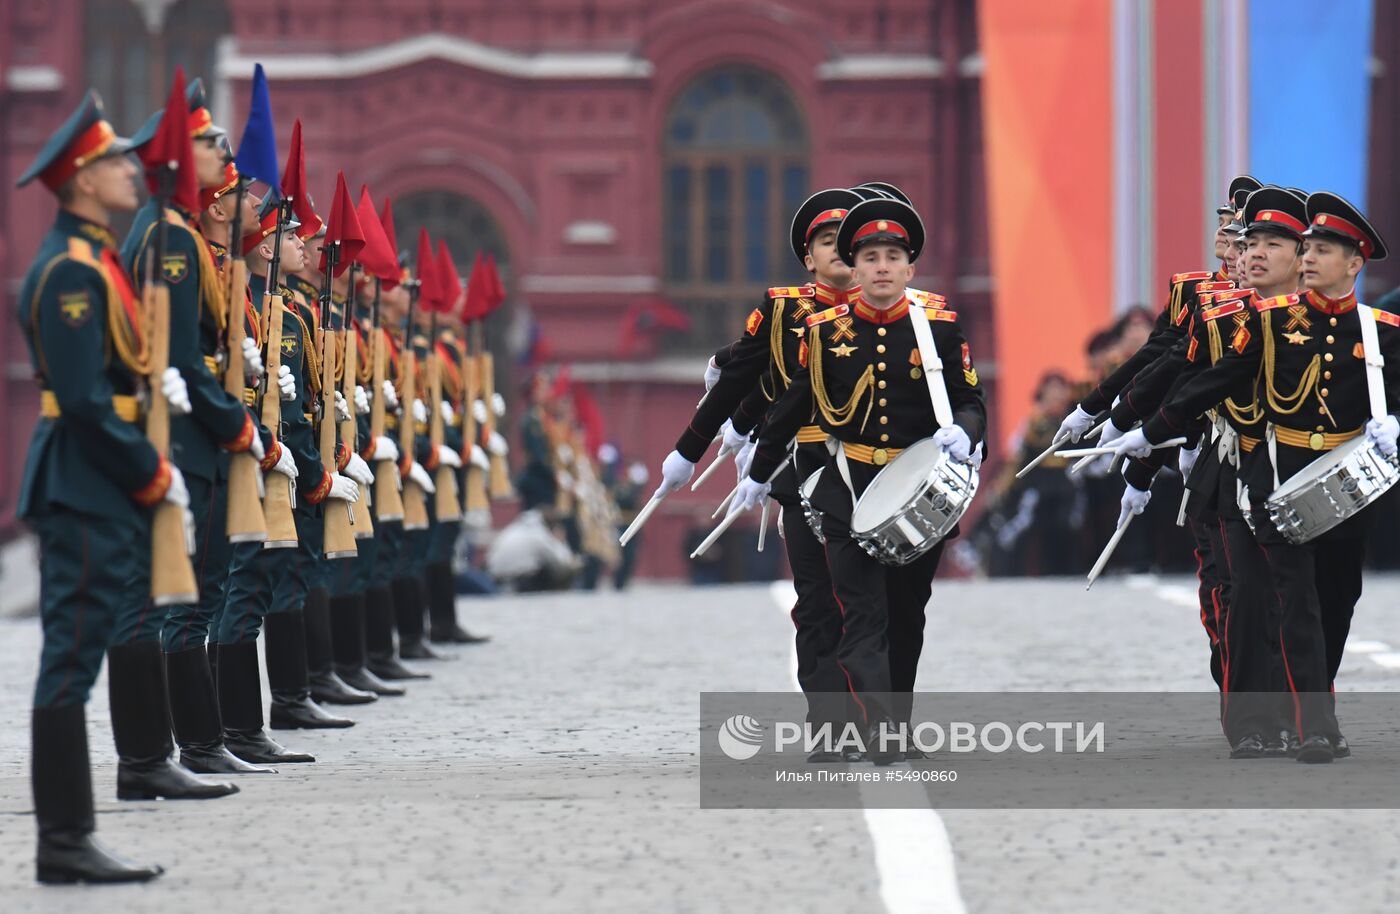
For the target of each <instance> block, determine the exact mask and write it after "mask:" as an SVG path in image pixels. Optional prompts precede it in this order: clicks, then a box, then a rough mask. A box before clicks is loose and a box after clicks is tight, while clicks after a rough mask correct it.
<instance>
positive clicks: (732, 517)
mask: <svg viewBox="0 0 1400 914" xmlns="http://www.w3.org/2000/svg"><path fill="white" fill-rule="evenodd" d="M791 462H792V457H791V456H788V457H785V458H783V462H782V463H780V464H778V468H777V469H776V470H774V471H773V475H772V476H769V477H768V483H769V485H772V483H773V480H775V479H777V478H778V474H779V473H781V472H782V471H783V470H785V469H787V465H788V464H789V463H791ZM734 491H735V492H738V491H739V490H738V488H737V487H736V488H735V490H734ZM743 513H744V512H743V511H730V512H729V513H728V514H726V515H725V516H724V520H722V521H720V522H719V526H718V527H716V528H715V529H714V530H712V531H711V532H710V535H709V536H707V537H705V539H704V540H703V541H702V542H701V543H700V545H698V546H696V547H695V551H694V552H692V553H691V554H690V557H691V558H693V559H694V558H699V557H700V556H702V555H704V554H705V550H706V549H709V548H710V547H711V546H713V545H714V544H715V540H717V539H719V538H720V537H721V536H722V535H723V534H724V531H726V530H728V529H729V527H730V525H731V524H733V523H734V522H735V521H736V520H738V519H739V515H740V514H743Z"/></svg>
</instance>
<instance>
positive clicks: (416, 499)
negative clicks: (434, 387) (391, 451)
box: [399, 336, 428, 530]
mask: <svg viewBox="0 0 1400 914" xmlns="http://www.w3.org/2000/svg"><path fill="white" fill-rule="evenodd" d="M399 357H400V358H401V359H402V360H403V376H404V382H403V387H402V388H400V390H399V454H400V456H401V459H404V460H407V461H410V462H412V460H413V439H414V435H415V434H416V433H417V429H416V428H415V426H416V424H417V422H416V420H415V419H414V416H413V400H414V398H415V397H417V396H418V377H417V375H418V354H417V353H415V352H414V351H413V340H412V339H411V338H409V337H407V336H405V338H404V346H403V350H402V351H401V352H400V354H399ZM403 528H404V529H405V530H426V529H427V528H428V499H427V493H426V492H424V491H423V488H422V486H420V485H418V483H416V482H414V481H413V480H411V479H405V480H404V481H403Z"/></svg>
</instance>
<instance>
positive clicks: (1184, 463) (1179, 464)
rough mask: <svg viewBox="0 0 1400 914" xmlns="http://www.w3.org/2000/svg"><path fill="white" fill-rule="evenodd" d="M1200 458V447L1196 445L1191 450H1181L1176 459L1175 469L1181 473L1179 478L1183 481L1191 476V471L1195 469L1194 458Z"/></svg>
mask: <svg viewBox="0 0 1400 914" xmlns="http://www.w3.org/2000/svg"><path fill="white" fill-rule="evenodd" d="M1199 456H1201V446H1200V445H1199V444H1198V445H1196V446H1195V448H1193V449H1192V450H1189V451H1188V450H1187V449H1186V448H1182V449H1181V453H1180V454H1178V455H1177V458H1176V468H1177V469H1178V470H1180V471H1181V478H1182V479H1185V478H1186V477H1188V476H1190V475H1191V471H1192V470H1194V469H1195V468H1196V458H1197V457H1199Z"/></svg>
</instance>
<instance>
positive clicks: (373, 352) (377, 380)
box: [369, 279, 403, 523]
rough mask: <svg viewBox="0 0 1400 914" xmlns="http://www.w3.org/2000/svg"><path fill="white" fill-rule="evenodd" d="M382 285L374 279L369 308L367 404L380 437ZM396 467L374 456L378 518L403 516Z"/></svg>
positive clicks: (384, 348)
mask: <svg viewBox="0 0 1400 914" xmlns="http://www.w3.org/2000/svg"><path fill="white" fill-rule="evenodd" d="M381 291H382V289H381V286H380V283H379V280H378V279H376V280H375V281H374V306H373V307H372V308H371V309H370V340H371V343H370V365H371V368H370V372H371V374H370V382H369V383H370V386H371V387H373V388H374V389H373V390H372V391H370V393H372V394H373V395H374V399H373V400H372V401H371V402H370V405H369V433H370V436H371V437H373V438H375V439H379V438H382V437H384V426H385V417H384V410H385V404H384V382H385V380H386V378H385V376H386V375H387V374H388V373H389V348H388V341H387V340H386V339H385V338H384V331H383V330H382V329H380V327H379V297H380V293H381ZM399 488H400V480H399V470H398V467H397V466H396V465H395V464H394V461H392V460H377V461H375V463H374V504H375V512H374V513H375V516H376V517H378V518H379V521H380V522H381V523H383V522H384V521H390V520H403V498H402V497H401V496H400V495H399Z"/></svg>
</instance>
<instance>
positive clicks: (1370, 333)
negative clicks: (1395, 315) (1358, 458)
mask: <svg viewBox="0 0 1400 914" xmlns="http://www.w3.org/2000/svg"><path fill="white" fill-rule="evenodd" d="M1356 316H1357V318H1359V319H1360V321H1361V349H1362V351H1363V352H1364V353H1365V356H1366V393H1367V395H1368V396H1369V397H1370V399H1371V418H1372V419H1384V418H1385V382H1384V379H1383V378H1382V377H1381V369H1382V368H1384V367H1385V356H1383V355H1381V344H1380V340H1379V339H1377V337H1376V312H1375V311H1372V310H1371V307H1370V306H1369V305H1362V304H1358V305H1357V306H1356Z"/></svg>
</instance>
